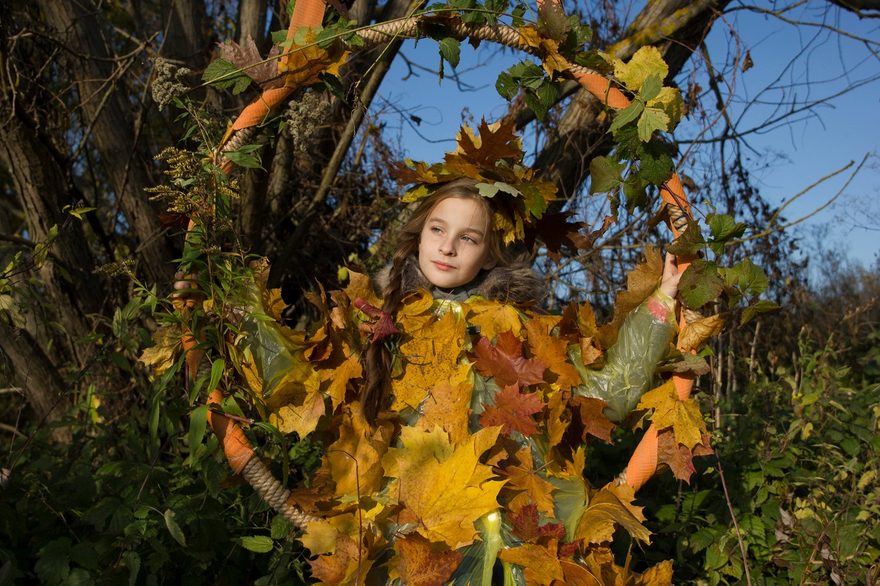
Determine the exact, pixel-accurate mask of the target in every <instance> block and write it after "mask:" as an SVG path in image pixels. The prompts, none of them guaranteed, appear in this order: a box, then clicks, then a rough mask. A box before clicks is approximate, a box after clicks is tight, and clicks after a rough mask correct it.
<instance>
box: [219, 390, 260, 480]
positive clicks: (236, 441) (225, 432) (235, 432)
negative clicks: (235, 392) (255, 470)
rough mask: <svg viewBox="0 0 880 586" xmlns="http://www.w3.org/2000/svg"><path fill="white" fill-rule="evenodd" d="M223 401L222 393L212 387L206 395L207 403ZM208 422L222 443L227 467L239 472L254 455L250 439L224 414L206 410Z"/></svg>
mask: <svg viewBox="0 0 880 586" xmlns="http://www.w3.org/2000/svg"><path fill="white" fill-rule="evenodd" d="M222 401H223V393H221V392H220V390H219V389H214V390H213V391H212V392H211V395H210V397H208V403H216V404H218V405H219V404H220V403H221V402H222ZM208 423H209V424H210V426H211V429H213V430H214V434H215V435H216V436H217V439H219V440H220V443H222V444H223V452H224V453H225V454H226V459H227V460H228V461H229V467H230V468H232V471H233V472H235V473H236V474H241V471H242V470H244V467H245V466H246V465H247V463H248V462H250V460H251V458H253V457H254V456H256V454H255V453H254V449H253V448H252V447H251V443H250V441H248V438H247V436H245V435H244V432H243V431H242V430H241V428H240V427H239V426H238V425H237V424H236V423H235V422H234V421H233V420H231V419H229V418H228V417H226V416H225V415H221V414H219V413H215V412H213V411H211V410H210V409H209V410H208Z"/></svg>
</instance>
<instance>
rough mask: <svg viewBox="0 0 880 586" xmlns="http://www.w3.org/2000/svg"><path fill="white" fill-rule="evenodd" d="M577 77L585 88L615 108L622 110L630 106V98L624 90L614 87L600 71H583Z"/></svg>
mask: <svg viewBox="0 0 880 586" xmlns="http://www.w3.org/2000/svg"><path fill="white" fill-rule="evenodd" d="M575 78H576V79H577V81H578V82H579V83H580V84H581V87H583V88H584V89H585V90H587V91H588V92H590V93H591V94H593V95H594V96H596V99H598V100H599V101H600V102H602V103H603V104H607V105H608V106H611V107H612V108H614V109H615V110H621V109H623V108H626V107H627V106H629V103H630V102H629V99H628V98H627V97H626V96H625V95H623V92H622V91H620V90H619V89H617V88H616V87H612V85H611V82H610V81H608V80H607V79H605V78H604V77H602V76H601V75H599V74H598V73H582V74H580V75H576V76H575Z"/></svg>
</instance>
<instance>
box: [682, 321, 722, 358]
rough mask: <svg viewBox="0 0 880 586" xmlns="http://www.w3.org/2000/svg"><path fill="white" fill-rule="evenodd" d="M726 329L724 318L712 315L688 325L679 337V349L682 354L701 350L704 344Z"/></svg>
mask: <svg viewBox="0 0 880 586" xmlns="http://www.w3.org/2000/svg"><path fill="white" fill-rule="evenodd" d="M722 327H724V318H722V317H721V316H720V315H717V314H716V315H710V316H709V317H704V318H701V319H698V320H696V321H693V322H691V323H689V324H687V325H686V326H685V327H684V329H683V330H682V331H681V333H680V334H679V335H678V349H679V350H681V351H682V352H690V351H691V350H699V349H700V347H701V346H702V345H703V342H705V341H706V340H708V339H709V338H711V337H712V336H716V335H718V334H719V333H720V332H721V328H722Z"/></svg>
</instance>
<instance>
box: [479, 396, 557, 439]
mask: <svg viewBox="0 0 880 586" xmlns="http://www.w3.org/2000/svg"><path fill="white" fill-rule="evenodd" d="M543 408H544V403H543V402H542V401H541V399H540V398H539V397H538V396H537V395H536V394H535V393H520V392H519V385H516V384H512V385H508V386H506V387H504V389H503V390H501V391H499V392H497V393H495V404H494V405H490V406H489V407H486V409H485V410H484V411H483V412H482V413H481V414H480V425H482V426H483V427H491V426H493V425H500V426H501V433H504V434H507V435H510V434H511V433H513V432H514V431H518V432H519V433H521V434H523V435H525V436H529V435H532V434H534V433H536V432H537V431H538V426H537V425H536V424H535V420H534V419H532V415H534V414H535V413H540V412H541V410H542V409H543Z"/></svg>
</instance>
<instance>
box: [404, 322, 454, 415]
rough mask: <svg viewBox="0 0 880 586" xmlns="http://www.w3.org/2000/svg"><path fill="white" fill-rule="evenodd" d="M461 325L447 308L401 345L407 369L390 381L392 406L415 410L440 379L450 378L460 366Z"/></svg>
mask: <svg viewBox="0 0 880 586" xmlns="http://www.w3.org/2000/svg"><path fill="white" fill-rule="evenodd" d="M464 328H465V324H464V321H462V320H460V319H458V318H457V317H456V316H455V315H454V312H452V311H449V312H447V313H446V314H445V315H444V316H443V317H442V318H441V319H439V320H436V321H432V322H429V323H428V324H427V325H425V326H424V327H422V328H421V329H420V330H419V331H418V333H413V335H412V336H411V337H410V338H409V339H408V340H406V341H405V342H403V343H402V344H401V345H400V349H399V351H400V354H401V355H402V356H403V358H404V360H406V368H405V369H404V372H403V376H402V377H400V378H398V379H394V380H392V383H391V390H392V392H393V394H394V404H393V405H392V409H394V410H395V411H399V410H401V409H404V408H406V407H410V408H412V409H417V408H418V406H419V404H420V403H421V402H422V401H423V400H424V399H425V397H427V396H428V394H429V393H430V392H431V391H432V390H433V389H434V388H435V387H436V386H437V384H438V382H439V381H444V380H452V378H453V377H454V376H455V375H456V373H458V371H459V368H460V366H461V365H460V364H459V359H460V358H461V356H462V354H463V352H464Z"/></svg>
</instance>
